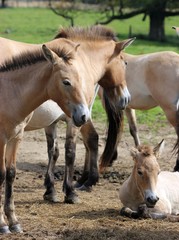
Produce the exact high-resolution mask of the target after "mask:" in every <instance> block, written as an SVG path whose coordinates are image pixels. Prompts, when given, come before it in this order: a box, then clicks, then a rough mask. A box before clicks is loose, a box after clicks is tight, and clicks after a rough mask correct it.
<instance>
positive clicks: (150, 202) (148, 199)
mask: <svg viewBox="0 0 179 240" xmlns="http://www.w3.org/2000/svg"><path fill="white" fill-rule="evenodd" d="M158 200H159V197H157V196H156V195H151V196H148V197H146V199H145V203H146V205H147V207H148V208H154V207H155V204H156V203H157V202H158Z"/></svg>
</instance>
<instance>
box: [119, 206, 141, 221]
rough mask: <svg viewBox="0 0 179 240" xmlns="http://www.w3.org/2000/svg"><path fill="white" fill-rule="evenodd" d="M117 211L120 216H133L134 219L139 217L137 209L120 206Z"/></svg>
mask: <svg viewBox="0 0 179 240" xmlns="http://www.w3.org/2000/svg"><path fill="white" fill-rule="evenodd" d="M119 213H120V215H121V216H124V217H129V218H134V219H137V218H139V217H140V216H139V214H138V212H137V211H133V210H131V209H130V208H128V207H123V208H121V210H120V212H119Z"/></svg>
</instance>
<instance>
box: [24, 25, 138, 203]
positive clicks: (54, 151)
mask: <svg viewBox="0 0 179 240" xmlns="http://www.w3.org/2000/svg"><path fill="white" fill-rule="evenodd" d="M59 37H60V38H61V37H65V38H69V39H70V40H75V41H77V42H78V43H80V44H81V45H83V46H84V49H86V51H88V48H89V46H90V45H93V42H94V40H95V41H96V38H98V39H99V40H98V42H103V44H104V42H106V44H108V43H110V42H111V41H113V39H114V38H115V35H114V33H113V32H112V31H111V30H109V29H107V28H104V27H101V26H93V27H90V28H87V29H82V28H79V27H75V28H68V29H62V30H61V31H60V32H59V34H58V36H57V38H59ZM133 40H134V39H131V40H127V41H124V42H122V44H121V48H122V49H123V48H124V47H126V46H128V45H129V44H131V43H132V41H133ZM98 47H99V46H98ZM98 47H96V48H98ZM96 48H95V49H94V52H93V51H92V50H91V54H90V55H91V57H92V59H91V61H92V65H93V66H95V67H93V69H95V68H96V67H97V66H98V68H99V69H101V70H102V71H103V72H104V73H103V74H104V77H103V78H102V79H100V81H99V84H102V85H103V89H104V91H105V92H106V93H105V94H107V95H108V94H109V96H110V97H111V101H110V102H111V103H110V102H109V103H110V105H111V106H112V112H111V110H110V109H111V107H109V109H107V113H108V116H109V124H110V125H109V130H108V133H109V134H108V141H107V143H106V146H105V151H106V153H107V154H108V156H109V155H110V154H111V151H112V149H113V148H114V147H115V145H116V140H117V133H118V127H120V122H118V120H117V122H116V119H117V118H118V113H117V115H116V113H115V105H114V104H115V102H114V101H116V100H115V98H117V99H118V97H119V98H120V99H119V100H120V103H121V104H120V105H121V108H123V107H124V105H126V104H127V103H128V102H129V99H128V98H129V97H130V96H129V94H128V90H127V89H126V88H125V86H124V88H123V86H122V85H121V84H120V82H121V83H122V81H123V76H122V75H121V68H123V67H125V63H124V61H123V59H122V58H121V56H119V58H118V59H115V60H114V59H113V61H112V62H110V64H107V65H106V66H105V65H103V66H102V65H101V64H102V62H101V61H98V59H97V58H96V61H97V62H96V61H95V58H94V57H93V56H92V54H95V55H96V54H97V53H98V52H96ZM104 53H105V51H104ZM100 54H101V53H100ZM116 64H118V65H120V67H119V69H118V70H117V71H116V69H114V66H115V65H116ZM119 70H120V71H119ZM93 79H94V80H95V79H96V77H95V76H94V78H93ZM114 81H115V83H117V84H115V85H116V87H115V88H114V89H112V88H113V87H112V86H114V85H113V84H114ZM105 82H106V83H107V85H106V86H105V85H104V84H106V83H105ZM118 82H119V84H118ZM110 86H111V87H112V88H111V87H110ZM109 87H110V88H109ZM119 87H120V88H122V89H121V90H122V91H121V90H120V89H119ZM97 89H98V86H97V87H96V90H95V93H97ZM108 90H110V92H109V93H108ZM113 90H114V92H112V91H113ZM116 90H117V91H116ZM119 90H120V91H119ZM124 93H125V94H124ZM115 94H117V95H116V96H115ZM118 94H119V96H118ZM121 94H122V96H123V97H122V98H121V96H120V95H121ZM117 104H118V101H117ZM120 105H119V107H120ZM91 107H92V104H91ZM117 108H118V106H117ZM111 116H112V119H111ZM119 117H120V116H119ZM59 120H65V121H66V122H67V131H66V143H65V149H66V150H65V177H64V183H63V192H64V193H65V202H66V203H76V202H78V201H79V199H78V195H77V193H76V191H75V190H74V185H73V171H74V170H73V168H74V161H75V155H76V138H77V135H78V133H79V130H80V131H81V133H82V136H83V140H84V144H85V148H86V156H85V162H86V164H85V166H86V169H85V172H84V175H83V176H82V178H81V179H79V180H78V182H77V183H76V184H75V187H76V188H77V187H78V189H80V190H87V191H88V190H89V189H91V186H93V185H95V184H96V182H97V181H98V178H99V175H98V164H97V160H98V134H97V132H96V130H95V128H94V126H93V123H92V121H88V123H86V124H85V125H84V127H82V128H74V127H73V124H72V121H71V119H70V118H68V117H66V116H65V115H64V113H63V111H62V110H61V109H60V108H59V107H58V106H57V105H56V104H55V103H54V102H49V101H48V102H46V103H44V104H43V105H41V106H40V107H39V108H38V109H36V110H35V112H34V115H33V117H32V119H31V121H30V122H29V124H28V125H27V126H26V128H25V130H26V131H28V130H35V129H39V128H45V133H46V138H47V146H48V159H49V163H48V168H47V173H46V176H45V182H44V184H45V187H46V192H45V194H44V199H45V200H48V201H52V202H56V201H58V198H57V194H56V190H55V187H54V168H55V164H56V161H57V159H58V156H59V148H58V143H57V133H56V132H57V128H56V127H57V123H58V121H59ZM118 124H119V125H118ZM117 125H118V126H117ZM108 146H109V147H108ZM89 162H90V164H88V163H89Z"/></svg>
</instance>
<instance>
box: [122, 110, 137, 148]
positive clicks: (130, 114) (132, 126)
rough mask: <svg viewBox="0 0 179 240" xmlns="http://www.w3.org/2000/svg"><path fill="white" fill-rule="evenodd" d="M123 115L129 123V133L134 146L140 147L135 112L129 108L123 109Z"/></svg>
mask: <svg viewBox="0 0 179 240" xmlns="http://www.w3.org/2000/svg"><path fill="white" fill-rule="evenodd" d="M125 114H126V117H127V120H128V123H129V131H130V134H131V135H132V137H133V139H134V143H135V146H136V147H138V146H139V145H140V139H139V135H138V131H137V122H136V114H135V110H134V109H131V108H128V107H127V108H126V109H125Z"/></svg>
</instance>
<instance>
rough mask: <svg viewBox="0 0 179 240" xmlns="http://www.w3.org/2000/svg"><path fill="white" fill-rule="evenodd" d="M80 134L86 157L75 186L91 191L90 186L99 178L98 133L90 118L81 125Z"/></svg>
mask: <svg viewBox="0 0 179 240" xmlns="http://www.w3.org/2000/svg"><path fill="white" fill-rule="evenodd" d="M81 134H82V137H83V142H84V144H85V148H86V157H85V165H84V170H83V174H82V177H81V178H80V179H79V180H78V181H77V183H76V184H75V187H76V188H78V189H79V190H85V191H91V187H92V186H93V185H96V183H97V182H98V180H99V174H98V164H97V161H98V134H97V132H96V130H95V128H94V126H93V123H92V121H91V120H90V121H88V123H86V124H85V125H83V126H82V128H81Z"/></svg>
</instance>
